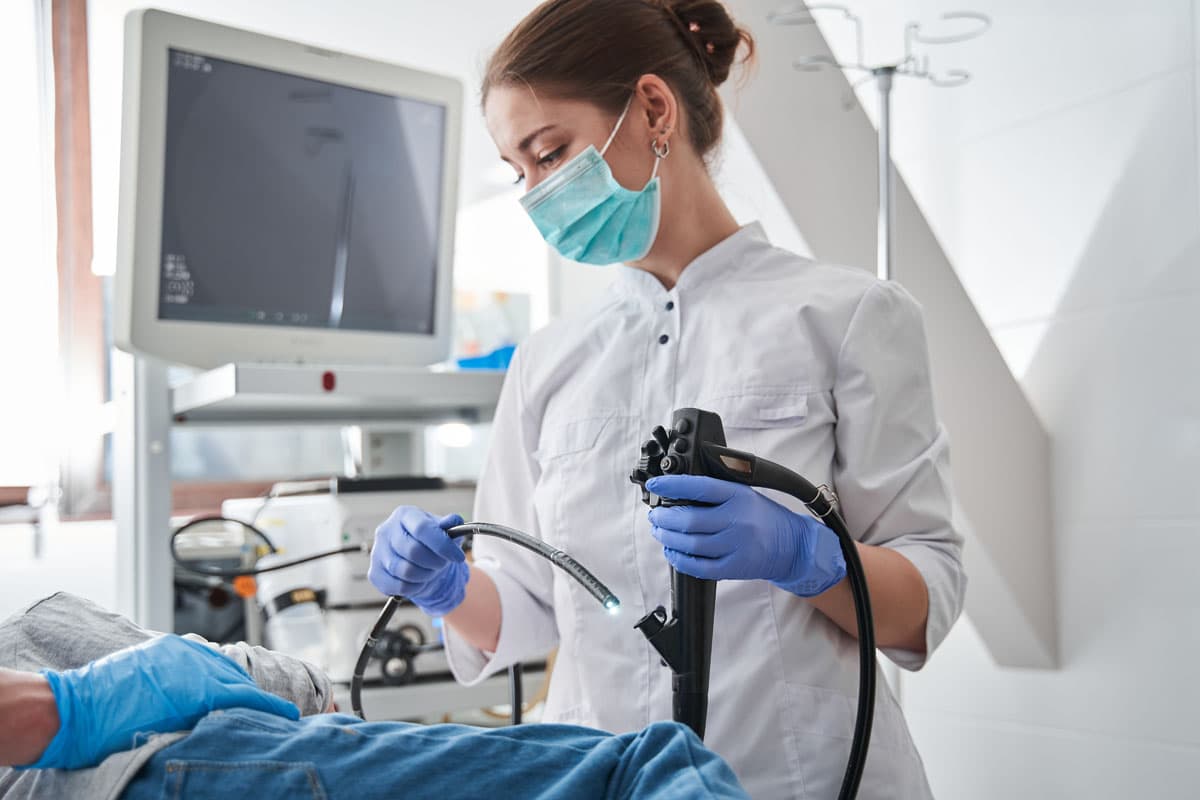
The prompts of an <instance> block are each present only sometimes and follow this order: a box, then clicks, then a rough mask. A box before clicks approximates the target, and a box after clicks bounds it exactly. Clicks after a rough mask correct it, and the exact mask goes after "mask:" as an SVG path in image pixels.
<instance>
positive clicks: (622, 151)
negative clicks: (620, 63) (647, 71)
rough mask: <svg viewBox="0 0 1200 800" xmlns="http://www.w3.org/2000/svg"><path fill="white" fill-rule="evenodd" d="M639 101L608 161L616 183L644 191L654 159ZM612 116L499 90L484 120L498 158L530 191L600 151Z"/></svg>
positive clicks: (586, 105) (519, 90) (525, 91)
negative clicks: (571, 163) (587, 154)
mask: <svg viewBox="0 0 1200 800" xmlns="http://www.w3.org/2000/svg"><path fill="white" fill-rule="evenodd" d="M639 110H640V103H639V101H638V99H637V98H635V99H634V101H633V104H632V105H631V106H630V108H629V113H628V114H626V115H625V120H624V122H622V123H621V129H620V130H619V131H617V136H616V138H615V139H613V142H612V144H611V145H609V148H608V150H607V151H606V152H605V153H604V158H605V160H606V161H608V165H609V168H610V169H612V173H613V177H614V178H616V179H617V182H618V183H620V184H621V185H622V186H624V187H625V188H627V189H633V190H637V189H641V188H642V187H643V186H645V185H646V181H648V180H649V179H650V170H651V169H652V167H653V166H654V154H653V152H651V150H650V139H651V134H650V129H649V125H648V123H647V119H646V115H645V114H644V113H638V112H639ZM619 114H620V112H619V111H618V112H617V113H615V114H614V113H611V112H608V111H605V110H604V109H601V108H599V107H598V106H596V105H593V104H592V103H590V102H588V101H586V100H575V99H568V98H561V97H554V96H551V95H548V94H545V93H540V94H535V93H534V91H533V90H531V89H529V88H528V87H526V86H497V87H495V88H493V89H492V90H491V91H490V92H488V97H487V106H486V107H485V108H484V118H485V120H486V122H487V128H488V133H490V134H491V136H492V140H493V141H494V142H495V143H496V147H497V149H498V150H499V151H500V158H501V159H503V160H504V161H505V162H507V163H508V164H509V165H510V166H511V167H512V168H513V170H514V175H513V177H514V179H516V180H518V181H519V182H520V183H521V184H522V185H523V186H524V188H525V191H529V190H530V189H532V188H533V187H534V186H537V185H538V184H539V183H541V182H542V181H543V180H545V179H546V178H547V177H549V176H550V175H552V174H553V173H554V171H555V170H557V169H558V168H559V167H561V166H562V165H563V164H565V163H566V162H567V161H569V160H571V158H572V157H573V156H575V155H577V154H578V153H580V152H582V151H583V150H586V149H587V146H588V145H589V144H590V145H595V147H596V149H597V150H600V149H601V148H602V147H604V142H605V141H607V140H608V136H609V134H610V133H612V129H613V126H614V125H616V124H617V117H618V116H619Z"/></svg>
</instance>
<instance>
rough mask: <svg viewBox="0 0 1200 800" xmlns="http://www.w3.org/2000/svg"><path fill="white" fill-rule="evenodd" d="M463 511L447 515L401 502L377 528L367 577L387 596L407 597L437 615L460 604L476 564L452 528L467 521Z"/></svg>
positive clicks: (447, 611)
mask: <svg viewBox="0 0 1200 800" xmlns="http://www.w3.org/2000/svg"><path fill="white" fill-rule="evenodd" d="M462 522H463V519H462V517H460V516H459V515H458V514H451V515H450V516H448V517H442V518H441V519H439V518H437V517H435V516H434V515H433V514H430V513H429V512H427V511H422V510H421V509H419V508H417V507H415V506H400V507H399V508H397V509H396V510H395V511H393V512H392V515H391V516H390V517H388V518H387V521H386V522H384V523H383V524H382V525H380V526H379V527H378V528H377V529H376V530H375V546H374V547H373V548H371V568H370V570H368V572H367V577H368V578H370V580H371V583H372V584H373V585H374V586H375V588H376V589H378V590H379V591H381V592H383V593H384V594H387V595H396V596H399V597H406V598H408V599H409V600H411V601H412V602H413V603H415V604H416V605H417V607H418V608H420V609H421V610H422V611H424V612H425V613H426V614H428V615H429V616H431V617H440V616H442V615H444V614H448V613H450V612H451V611H453V610H454V609H456V608H458V605H459V603H461V602H462V601H463V597H465V596H466V592H467V578H468V576H469V575H470V568H469V567H468V566H467V557H466V554H464V553H463V551H462V548H461V547H459V546H458V542H456V541H454V540H453V539H451V538H450V537H449V536H447V535H446V529H447V528H453V527H454V526H455V525H462Z"/></svg>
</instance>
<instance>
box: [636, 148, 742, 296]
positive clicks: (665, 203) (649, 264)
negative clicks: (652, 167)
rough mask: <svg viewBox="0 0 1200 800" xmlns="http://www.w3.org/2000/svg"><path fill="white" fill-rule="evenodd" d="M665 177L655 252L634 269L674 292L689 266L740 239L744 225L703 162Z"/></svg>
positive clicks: (677, 166)
mask: <svg viewBox="0 0 1200 800" xmlns="http://www.w3.org/2000/svg"><path fill="white" fill-rule="evenodd" d="M667 160H668V161H669V160H670V159H667ZM662 172H663V173H665V174H664V176H663V182H662V187H663V188H662V192H663V198H662V212H661V213H662V218H661V219H660V220H659V225H658V235H657V236H656V237H655V239H654V245H653V246H652V247H651V248H650V252H649V253H647V254H646V256H645V257H644V258H642V259H640V260H638V261H633V262H630V264H629V266H631V267H635V268H637V269H641V270H645V271H646V272H649V273H650V274H651V275H653V276H654V277H656V278H658V280H659V283H661V284H662V285H663V288H665V289H667V290H668V291H670V290H671V289H673V288H674V287H675V284H676V283H678V282H679V276H680V275H682V274H683V272H684V271H685V270H686V269H687V266H688V264H690V263H692V261H694V260H695V259H696V257H697V256H699V255H700V254H701V253H704V252H705V251H707V250H710V249H712V247H713V246H714V245H716V244H718V243H719V242H721V241H723V240H725V239H727V238H729V237H730V236H732V235H733V234H734V233H736V232H737V230H738V223H737V220H736V219H735V218H734V216H733V213H732V212H730V210H729V208H728V206H726V205H725V201H724V200H722V199H721V195H720V193H718V192H717V187H716V186H715V185H714V184H713V181H712V178H711V177H709V175H708V172H707V171H706V170H705V169H704V166H703V163H702V162H701V161H699V160H698V159H686V160H685V159H679V160H678V161H676V162H675V163H673V164H670V165H669V166H668V165H667V164H664V165H663V170H662Z"/></svg>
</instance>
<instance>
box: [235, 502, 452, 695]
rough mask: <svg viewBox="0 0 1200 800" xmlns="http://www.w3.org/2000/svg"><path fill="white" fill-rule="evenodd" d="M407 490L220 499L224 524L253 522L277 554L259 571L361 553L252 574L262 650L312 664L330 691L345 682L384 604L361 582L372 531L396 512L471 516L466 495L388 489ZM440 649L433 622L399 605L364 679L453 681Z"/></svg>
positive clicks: (366, 582)
mask: <svg viewBox="0 0 1200 800" xmlns="http://www.w3.org/2000/svg"><path fill="white" fill-rule="evenodd" d="M416 480H418V481H421V480H422V479H416ZM412 482H413V481H412V479H407V480H406V479H397V480H389V479H378V480H365V481H346V480H337V479H334V480H332V481H330V482H329V484H330V487H331V491H325V492H322V493H317V494H305V495H297V496H276V497H269V498H261V497H258V498H247V499H235V500H227V501H226V502H225V503H224V504H223V505H222V514H223V515H224V516H225V517H229V518H232V519H237V520H242V521H245V522H250V523H252V524H253V525H255V526H256V527H257V528H259V529H260V530H262V531H263V533H265V534H266V535H267V536H269V537H270V539H271V542H272V543H273V544H274V546H275V548H276V549H277V550H278V553H276V554H273V555H270V556H266V557H264V558H261V559H259V561H258V563H257V565H256V566H258V567H266V566H269V565H270V564H271V563H273V562H276V561H291V560H293V559H297V558H303V557H304V556H307V555H311V554H315V553H320V552H324V551H329V550H336V549H338V548H341V547H348V546H353V545H364V544H365V545H366V549H363V550H361V551H357V552H348V553H343V554H341V555H335V556H331V557H327V558H321V559H317V560H315V561H310V562H308V563H304V564H300V565H297V566H294V567H289V568H287V569H281V570H278V571H274V572H266V573H263V574H260V575H258V576H257V584H258V590H257V600H258V604H257V605H258V606H259V608H260V609H262V613H263V615H264V616H265V618H266V619H265V626H264V643H265V644H266V646H268V647H270V648H272V649H275V650H279V651H282V652H285V653H289V654H292V655H295V656H297V657H299V658H303V659H305V660H306V661H309V662H310V663H312V664H314V665H315V666H318V667H320V668H321V669H323V670H324V671H325V672H326V673H327V674H328V675H329V677H330V679H331V680H333V681H334V682H335V683H344V684H348V683H349V682H350V678H351V676H352V674H353V672H354V666H355V661H356V660H357V659H358V655H359V651H360V650H361V649H362V646H363V643H364V642H365V641H366V638H367V634H368V632H369V631H370V629H371V625H372V623H373V622H374V621H375V619H376V618H377V617H378V616H379V611H380V609H382V608H383V605H384V602H385V601H386V599H387V598H385V597H383V596H382V595H380V593H379V591H378V590H377V589H375V587H374V586H372V585H371V583H370V581H369V580H368V579H367V569H368V567H369V566H370V555H369V547H370V544H371V542H373V541H374V537H375V529H376V527H378V526H379V524H380V523H381V522H383V521H384V520H385V519H387V518H388V516H389V515H390V514H391V513H392V511H393V510H394V509H395V508H396V507H397V506H400V505H415V506H418V507H420V508H424V509H426V510H428V511H430V512H432V513H435V514H451V513H459V514H466V515H469V514H470V511H471V507H472V505H473V504H474V499H475V492H474V488H473V487H465V486H447V487H445V488H440V489H430V488H427V489H417V490H397V489H395V488H393V487H396V486H404V485H406V484H407V485H412ZM425 482H426V483H429V481H428V480H425ZM440 641H441V630H440V627H435V626H434V622H433V620H431V619H430V618H429V617H428V616H426V615H425V614H424V613H423V612H422V611H420V610H419V609H418V608H417V607H416V606H412V605H404V606H402V607H401V609H400V611H399V613H397V614H396V616H395V617H394V619H393V621H392V624H391V625H390V626H389V629H388V634H387V636H386V637H385V639H384V640H383V641H382V642H381V646H380V648H379V656H378V657H377V658H375V659H374V660H373V663H372V664H371V666H370V667H369V668H368V676H367V677H368V680H370V681H371V682H372V683H375V684H380V683H382V684H385V685H407V684H411V683H422V682H429V681H451V680H453V679H452V677H451V676H450V672H449V667H448V666H447V664H446V657H445V654H444V653H443V652H442V650H441V649H440V648H436V647H434V645H437V644H438V643H440Z"/></svg>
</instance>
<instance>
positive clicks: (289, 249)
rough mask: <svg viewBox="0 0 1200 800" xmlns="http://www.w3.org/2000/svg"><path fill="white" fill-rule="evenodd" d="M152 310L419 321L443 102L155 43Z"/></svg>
mask: <svg viewBox="0 0 1200 800" xmlns="http://www.w3.org/2000/svg"><path fill="white" fill-rule="evenodd" d="M169 70H170V72H169V76H168V82H167V121H166V152H165V162H164V163H165V170H164V186H163V206H162V252H161V260H160V281H159V292H158V318H159V319H162V320H193V321H202V322H215V323H221V322H227V323H237V324H243V325H244V324H252V325H270V326H293V327H306V328H338V329H343V330H359V331H374V332H394V333H414V334H431V333H433V332H434V330H433V328H434V319H435V316H436V314H435V312H436V305H435V293H436V289H437V262H438V233H439V230H440V225H441V220H440V209H441V202H442V197H441V194H442V185H443V170H444V169H445V167H446V165H445V157H446V154H445V152H444V147H445V138H446V130H445V128H446V124H447V121H446V108H445V107H444V106H442V105H438V104H436V103H430V102H425V101H419V100H413V99H408V98H404V97H397V96H391V95H387V94H380V93H378V92H372V91H365V90H362V89H357V88H352V87H349V86H344V85H339V84H335V83H326V82H323V81H318V80H312V79H309V78H304V77H299V76H296V75H290V74H286V73H283V72H278V71H274V70H270V69H263V68H260V67H254V66H249V65H246V64H240V63H237V62H234V61H227V60H223V59H219V58H211V57H208V56H203V55H198V54H195V53H189V52H185V51H183V50H178V49H171V50H170V53H169Z"/></svg>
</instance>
